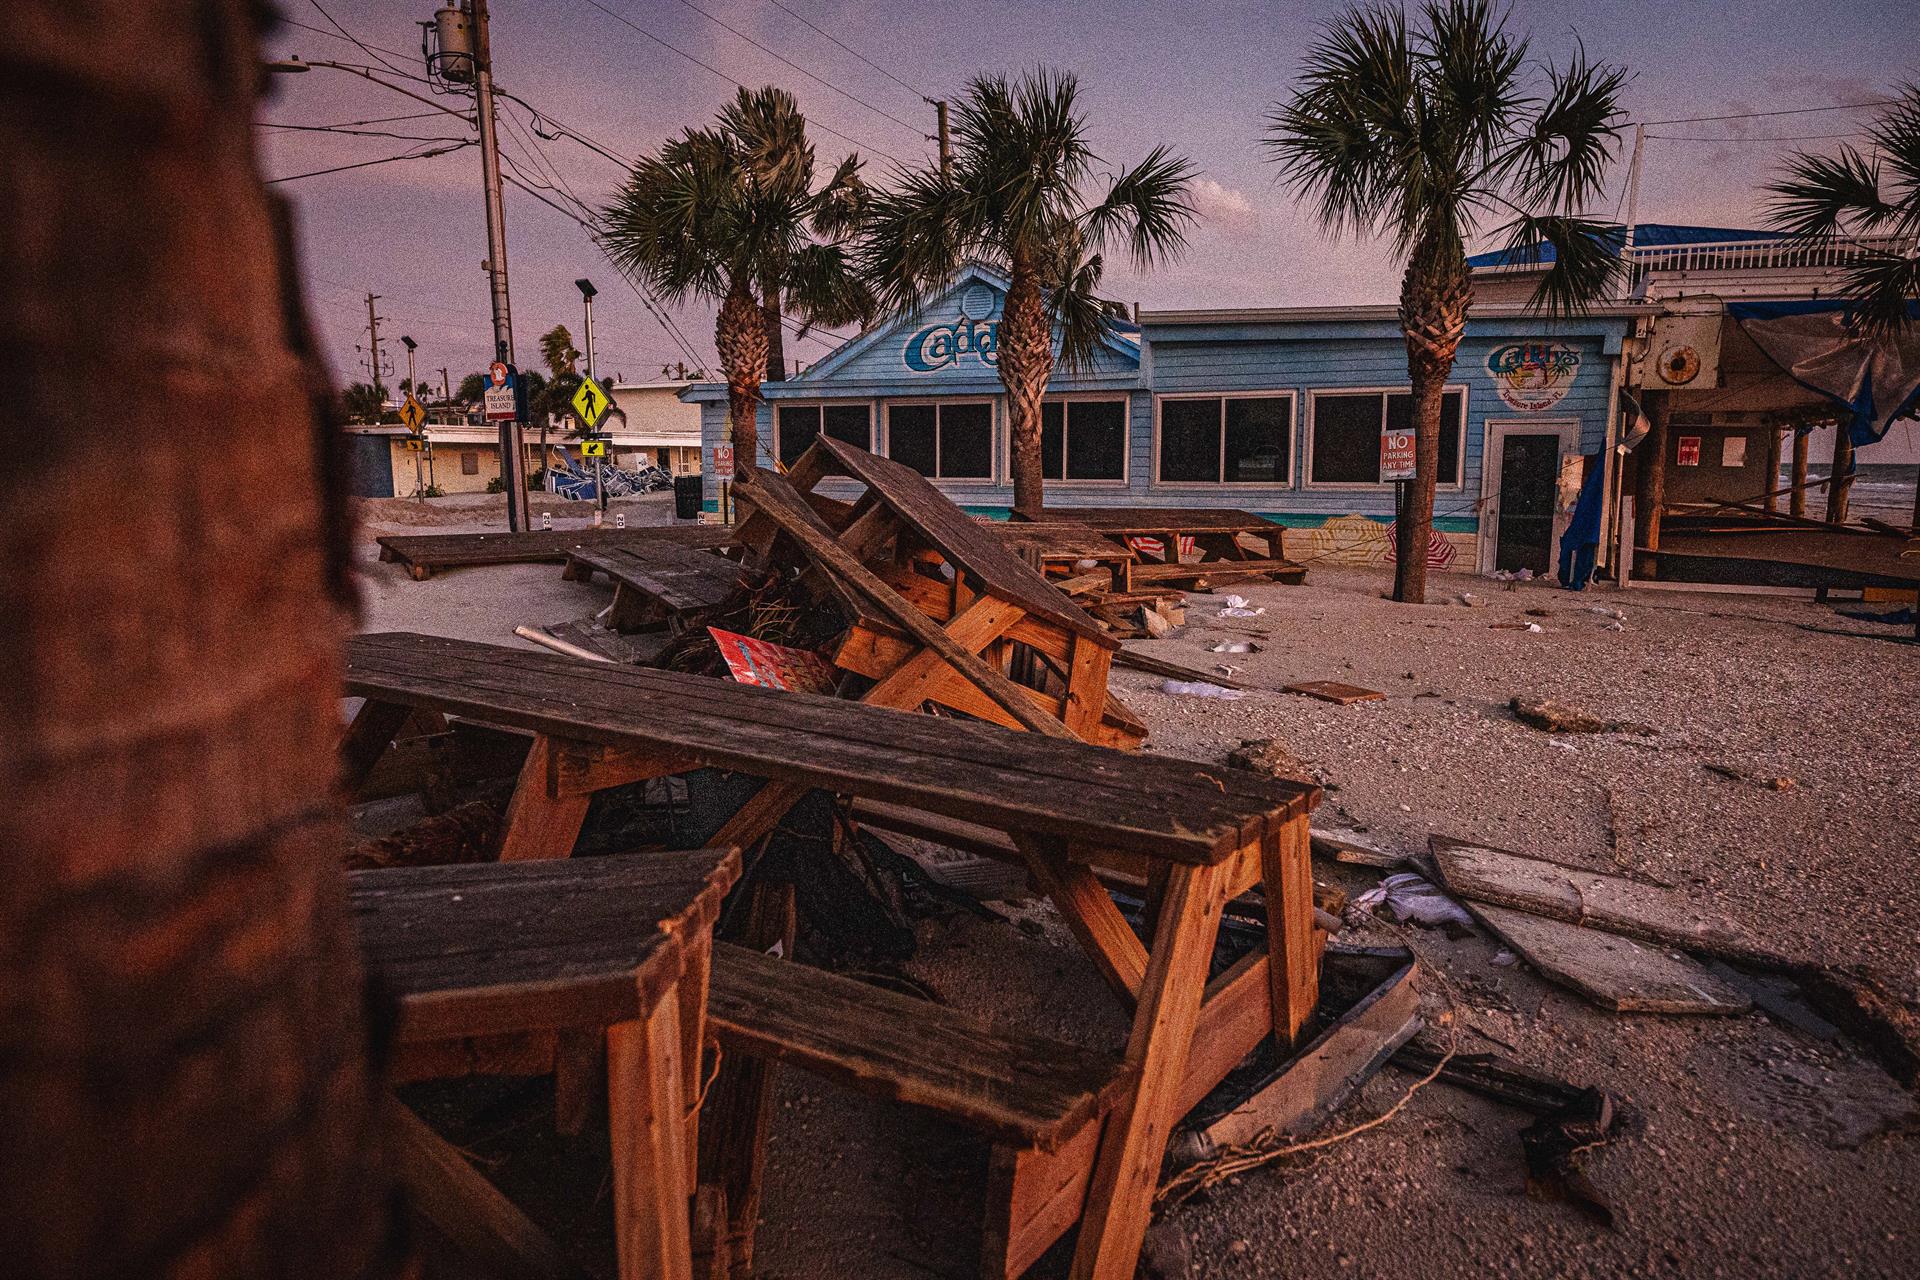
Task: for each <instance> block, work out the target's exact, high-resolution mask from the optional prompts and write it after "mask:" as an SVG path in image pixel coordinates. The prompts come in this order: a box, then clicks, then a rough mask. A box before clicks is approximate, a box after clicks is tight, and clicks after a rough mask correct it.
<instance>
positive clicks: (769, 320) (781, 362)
mask: <svg viewBox="0 0 1920 1280" xmlns="http://www.w3.org/2000/svg"><path fill="white" fill-rule="evenodd" d="M760 312H761V315H762V317H763V318H764V319H765V322H766V326H767V381H768V382H785V381H786V380H787V330H786V325H785V323H784V321H785V319H786V315H785V307H784V302H783V299H782V298H781V297H780V286H779V285H777V284H775V285H768V286H767V288H766V292H765V296H764V298H763V299H762V301H761V303H760Z"/></svg>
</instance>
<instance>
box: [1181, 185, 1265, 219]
mask: <svg viewBox="0 0 1920 1280" xmlns="http://www.w3.org/2000/svg"><path fill="white" fill-rule="evenodd" d="M1192 199H1193V209H1194V212H1195V213H1197V214H1199V215H1200V221H1201V222H1202V223H1211V224H1213V225H1215V226H1217V227H1219V228H1220V229H1222V230H1232V231H1247V230H1252V229H1253V228H1255V227H1258V226H1259V225H1260V213H1259V211H1258V210H1257V209H1255V208H1254V207H1253V201H1251V200H1249V199H1247V194H1246V192H1244V191H1240V190H1238V189H1236V188H1234V187H1227V186H1222V185H1221V184H1220V183H1218V182H1216V181H1214V180H1213V179H1212V178H1201V179H1199V180H1198V181H1197V182H1195V183H1194V184H1193V191H1192Z"/></svg>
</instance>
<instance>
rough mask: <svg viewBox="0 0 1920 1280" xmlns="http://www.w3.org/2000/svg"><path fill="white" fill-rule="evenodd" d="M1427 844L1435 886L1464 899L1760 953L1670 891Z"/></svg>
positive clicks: (1486, 850)
mask: <svg viewBox="0 0 1920 1280" xmlns="http://www.w3.org/2000/svg"><path fill="white" fill-rule="evenodd" d="M1428 843H1429V845H1430V847H1431V849H1432V852H1433V861H1434V866H1435V867H1436V868H1437V869H1438V871H1439V873H1440V877H1441V879H1442V880H1443V881H1444V882H1445V883H1446V886H1447V888H1448V889H1449V890H1451V891H1452V892H1453V893H1456V894H1458V895H1459V896H1461V897H1463V898H1471V899H1473V900H1474V901H1476V902H1487V903H1492V904H1493V905H1495V906H1500V907H1511V908H1514V909H1516V910H1520V911H1527V912H1531V913H1532V914H1534V915H1537V916H1545V917H1547V918H1549V919H1553V920H1562V921H1565V922H1567V923H1569V924H1577V925H1586V926H1588V927H1591V928H1595V929H1604V930H1606V931H1607V932H1609V933H1620V934H1625V935H1627V936H1628V937H1633V938H1643V939H1648V940H1650V941H1654V942H1663V943H1667V944H1669V945H1671V946H1678V947H1683V948H1686V949H1688V950H1702V951H1710V952H1712V953H1714V954H1716V955H1726V954H1742V953H1746V952H1751V951H1755V950H1757V949H1758V948H1757V944H1755V943H1754V942H1753V941H1752V940H1751V939H1749V938H1748V937H1747V936H1746V935H1745V934H1744V933H1743V932H1742V931H1741V929H1740V927H1739V926H1738V925H1736V924H1734V923H1733V921H1731V920H1728V919H1726V918H1724V917H1719V916H1714V915H1711V914H1707V913H1703V912H1702V911H1701V909H1700V907H1699V906H1698V905H1696V904H1695V903H1694V902H1693V901H1691V900H1690V899H1689V898H1688V897H1687V896H1686V895H1685V894H1684V893H1680V892H1678V891H1676V890H1672V889H1663V888H1660V887H1659V886H1657V885H1650V884H1643V883H1641V882H1640V881H1638V880H1628V879H1626V878H1625V877H1623V876H1614V875H1605V874H1602V873H1601V872H1598V871H1586V870H1583V869H1581V868H1579V867H1569V866H1565V865H1563V864H1561V863H1558V862H1547V861H1545V860H1543V859H1540V858H1529V857H1527V856H1526V855H1524V854H1519V853H1513V852H1511V851H1509V850H1506V849H1498V848H1495V847H1493V846H1492V845H1483V844H1473V843H1470V842H1468V841H1464V840H1454V839H1451V838H1450V837H1447V836H1433V837H1432V838H1431V839H1430V840H1429V842H1428Z"/></svg>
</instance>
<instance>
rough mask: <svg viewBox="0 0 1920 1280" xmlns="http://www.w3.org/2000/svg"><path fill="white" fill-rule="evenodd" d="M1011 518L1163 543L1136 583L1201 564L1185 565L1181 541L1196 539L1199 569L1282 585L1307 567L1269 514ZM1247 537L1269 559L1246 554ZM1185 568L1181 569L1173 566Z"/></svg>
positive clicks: (1084, 512)
mask: <svg viewBox="0 0 1920 1280" xmlns="http://www.w3.org/2000/svg"><path fill="white" fill-rule="evenodd" d="M1009 518H1010V519H1012V520H1016V521H1025V522H1028V523H1053V522H1062V521H1065V522H1072V523H1076V524H1082V525H1086V526H1087V527H1089V528H1092V529H1095V530H1098V531H1099V532H1100V533H1102V534H1105V535H1106V536H1107V537H1109V538H1116V539H1119V540H1121V541H1124V542H1127V543H1128V545H1129V546H1134V547H1135V549H1136V550H1137V549H1138V546H1137V544H1134V543H1132V542H1131V541H1129V540H1130V539H1134V538H1150V539H1153V540H1154V541H1157V542H1158V543H1160V545H1161V549H1162V555H1161V560H1162V564H1161V565H1147V564H1142V565H1140V566H1138V567H1136V568H1135V569H1134V571H1133V578H1134V581H1135V582H1142V583H1147V582H1166V581H1171V580H1174V579H1175V578H1178V577H1180V576H1185V575H1184V573H1183V572H1182V571H1184V570H1188V569H1192V568H1195V567H1197V565H1181V560H1180V539H1181V538H1183V537H1184V538H1191V539H1192V540H1193V544H1194V548H1195V550H1196V551H1198V552H1199V560H1198V562H1197V564H1199V565H1212V566H1214V567H1215V568H1219V569H1224V568H1226V565H1225V564H1224V563H1222V562H1227V561H1237V562H1240V563H1239V564H1237V565H1236V566H1235V569H1236V572H1238V571H1240V570H1246V571H1249V572H1251V571H1253V570H1255V569H1259V570H1261V571H1262V572H1263V573H1264V574H1265V576H1268V577H1271V578H1273V579H1274V580H1276V581H1281V582H1298V581H1300V580H1302V579H1303V578H1305V576H1306V572H1307V571H1306V569H1305V567H1304V566H1302V565H1298V564H1295V563H1294V562H1293V561H1291V560H1288V559H1287V553H1286V545H1285V535H1286V529H1285V528H1284V527H1283V526H1282V525H1280V524H1278V523H1277V522H1275V521H1272V520H1269V519H1267V518H1266V517H1265V516H1259V515H1255V514H1254V513H1253V512H1251V511H1239V510H1235V509H1233V508H1230V507H1051V508H1048V509H1047V510H1045V511H1020V510H1015V511H1013V512H1011V513H1010V516H1009ZM1243 537H1246V538H1251V539H1253V540H1254V541H1256V542H1259V543H1262V544H1264V545H1265V547H1266V555H1265V556H1264V557H1254V556H1250V555H1248V554H1247V548H1246V547H1245V546H1244V545H1242V543H1241V541H1240V539H1241V538H1243ZM1176 565H1180V566H1181V570H1174V569H1173V568H1172V566H1176Z"/></svg>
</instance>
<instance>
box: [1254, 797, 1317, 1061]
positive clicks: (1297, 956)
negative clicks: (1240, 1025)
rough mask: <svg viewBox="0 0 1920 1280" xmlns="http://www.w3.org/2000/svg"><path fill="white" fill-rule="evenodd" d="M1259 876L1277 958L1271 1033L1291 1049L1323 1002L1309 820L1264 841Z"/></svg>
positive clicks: (1273, 971)
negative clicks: (1308, 839)
mask: <svg viewBox="0 0 1920 1280" xmlns="http://www.w3.org/2000/svg"><path fill="white" fill-rule="evenodd" d="M1260 871H1261V880H1262V881H1263V883H1264V888H1265V898H1266V909H1267V951H1268V953H1269V955H1271V957H1272V959H1273V963H1272V965H1271V966H1270V967H1269V969H1268V982H1269V989H1270V992H1271V996H1272V999H1273V1034H1274V1037H1275V1038H1276V1039H1278V1040H1279V1041H1280V1042H1281V1043H1282V1044H1283V1045H1288V1046H1291V1045H1292V1044H1293V1043H1294V1042H1295V1041H1296V1040H1297V1039H1298V1038H1299V1035H1300V1029H1301V1028H1302V1027H1304V1026H1306V1024H1307V1019H1309V1018H1311V1017H1312V1016H1313V1009H1314V1006H1315V1005H1316V1004H1317V1003H1318V1002H1319V998H1320V944H1321V938H1320V937H1319V936H1318V930H1317V929H1316V928H1315V926H1314V923H1313V866H1312V860H1311V857H1310V854H1309V850H1308V845H1307V822H1306V819H1305V818H1299V819H1296V820H1295V821H1294V822H1293V823H1291V824H1290V825H1289V826H1288V827H1287V829H1286V830H1284V831H1280V832H1276V833H1274V834H1272V835H1269V836H1266V837H1264V838H1263V839H1262V840H1261V842H1260Z"/></svg>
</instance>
